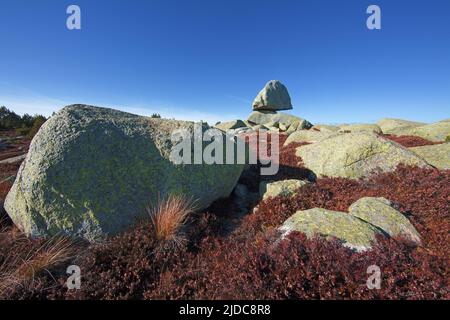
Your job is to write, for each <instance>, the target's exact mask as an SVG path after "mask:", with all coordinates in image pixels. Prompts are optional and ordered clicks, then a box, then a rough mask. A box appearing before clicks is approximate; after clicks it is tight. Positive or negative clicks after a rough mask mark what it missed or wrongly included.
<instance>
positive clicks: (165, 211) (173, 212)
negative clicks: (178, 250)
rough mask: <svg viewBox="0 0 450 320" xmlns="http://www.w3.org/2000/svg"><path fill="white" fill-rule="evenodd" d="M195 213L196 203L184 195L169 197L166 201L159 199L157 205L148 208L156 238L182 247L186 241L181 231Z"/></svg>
mask: <svg viewBox="0 0 450 320" xmlns="http://www.w3.org/2000/svg"><path fill="white" fill-rule="evenodd" d="M193 211H194V202H193V201H192V200H190V199H187V198H186V197H184V196H182V195H169V196H168V197H167V198H166V199H159V200H158V203H157V204H156V205H154V206H150V207H148V208H147V212H148V213H149V215H150V218H151V225H152V227H153V230H154V233H155V238H156V239H157V240H158V241H164V242H169V243H173V244H176V245H181V244H182V243H183V242H184V240H185V239H184V237H183V236H182V235H181V234H180V229H181V228H182V227H183V226H184V225H185V224H186V221H187V218H188V217H189V215H190V214H191V213H192V212H193Z"/></svg>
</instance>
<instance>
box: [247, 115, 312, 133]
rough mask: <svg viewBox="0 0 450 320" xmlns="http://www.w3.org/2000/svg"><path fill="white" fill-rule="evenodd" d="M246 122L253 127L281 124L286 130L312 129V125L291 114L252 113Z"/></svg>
mask: <svg viewBox="0 0 450 320" xmlns="http://www.w3.org/2000/svg"><path fill="white" fill-rule="evenodd" d="M247 121H248V122H250V123H252V124H254V125H266V126H267V124H271V123H283V124H285V125H287V127H288V128H290V127H293V128H294V127H295V130H301V129H309V128H311V127H312V124H311V123H310V122H309V121H307V120H305V119H302V118H299V117H296V116H293V115H291V114H287V113H283V112H274V111H253V112H252V113H251V114H250V116H249V117H248V119H247Z"/></svg>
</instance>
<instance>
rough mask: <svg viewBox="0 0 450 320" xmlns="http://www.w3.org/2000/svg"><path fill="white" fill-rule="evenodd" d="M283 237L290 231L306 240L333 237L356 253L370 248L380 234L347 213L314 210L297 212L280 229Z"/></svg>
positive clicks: (372, 227)
mask: <svg viewBox="0 0 450 320" xmlns="http://www.w3.org/2000/svg"><path fill="white" fill-rule="evenodd" d="M280 231H281V232H283V236H286V235H287V234H289V233H290V232H292V231H298V232H301V233H304V234H305V235H306V236H307V237H308V238H312V237H315V236H324V237H326V238H329V237H335V238H337V239H338V240H340V241H342V244H343V246H346V247H348V248H351V249H355V250H357V251H365V250H368V249H370V248H371V246H372V244H373V243H374V242H375V241H376V235H377V234H381V232H380V231H379V230H378V229H377V228H375V227H374V226H372V225H371V224H369V223H366V222H364V221H362V220H360V219H359V218H356V217H354V216H352V215H350V214H348V213H345V212H339V211H331V210H326V209H321V208H314V209H309V210H304V211H297V212H296V213H295V214H294V215H293V216H291V217H290V218H289V219H287V220H286V221H285V222H284V224H283V225H282V226H281V227H280Z"/></svg>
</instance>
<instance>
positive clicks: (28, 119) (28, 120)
mask: <svg viewBox="0 0 450 320" xmlns="http://www.w3.org/2000/svg"><path fill="white" fill-rule="evenodd" d="M34 118H35V117H33V116H31V115H29V114H28V113H25V114H24V115H23V116H22V127H27V128H30V127H31V126H32V125H33V122H34Z"/></svg>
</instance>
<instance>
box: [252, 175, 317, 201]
mask: <svg viewBox="0 0 450 320" xmlns="http://www.w3.org/2000/svg"><path fill="white" fill-rule="evenodd" d="M308 183H309V182H308V181H304V180H296V179H289V180H282V181H275V182H269V181H263V182H261V183H260V184H259V194H260V196H261V197H262V198H263V199H268V198H274V197H277V196H285V197H288V196H292V195H294V194H295V192H296V191H297V190H298V189H299V188H301V187H303V186H304V185H306V184H308Z"/></svg>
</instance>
